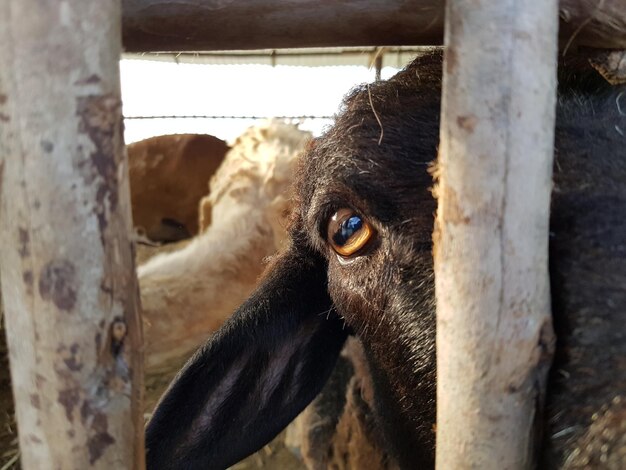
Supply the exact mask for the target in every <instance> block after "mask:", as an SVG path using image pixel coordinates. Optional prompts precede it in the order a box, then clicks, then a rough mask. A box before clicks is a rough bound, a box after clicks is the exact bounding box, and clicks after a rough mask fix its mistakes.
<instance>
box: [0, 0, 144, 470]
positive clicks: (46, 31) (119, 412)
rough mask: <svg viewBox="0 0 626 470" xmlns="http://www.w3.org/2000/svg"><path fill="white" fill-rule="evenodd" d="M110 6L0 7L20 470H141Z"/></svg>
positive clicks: (31, 1)
mask: <svg viewBox="0 0 626 470" xmlns="http://www.w3.org/2000/svg"><path fill="white" fill-rule="evenodd" d="M120 18H121V5H120V2H119V1H116V0H113V1H99V0H91V1H85V0H50V1H47V2H40V1H38V0H21V1H19V2H0V64H2V66H1V67H0V185H1V188H0V218H1V220H2V223H1V224H0V269H1V277H2V296H3V300H4V308H5V318H6V330H7V337H8V344H9V357H10V363H11V371H12V379H13V392H14V396H15V401H16V415H17V420H18V425H19V431H20V433H19V436H20V448H21V451H22V467H23V468H24V469H45V468H63V469H87V468H102V469H111V468H136V469H141V468H143V461H144V450H143V416H142V409H141V391H142V379H141V377H142V350H141V321H140V317H139V307H138V305H139V302H138V289H137V280H136V276H135V271H134V262H133V255H132V247H131V242H130V240H129V234H130V233H131V221H130V202H129V201H130V198H129V189H128V180H127V171H126V161H125V152H124V142H123V136H122V120H121V100H120V85H119V70H118V61H119V57H120V51H121V34H120V33H121V22H120Z"/></svg>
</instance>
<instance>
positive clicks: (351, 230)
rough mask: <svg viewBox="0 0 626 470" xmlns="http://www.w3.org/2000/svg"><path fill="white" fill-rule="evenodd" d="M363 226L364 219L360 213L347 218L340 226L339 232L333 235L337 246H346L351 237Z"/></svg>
mask: <svg viewBox="0 0 626 470" xmlns="http://www.w3.org/2000/svg"><path fill="white" fill-rule="evenodd" d="M362 227H363V221H362V220H361V217H359V216H358V215H353V216H352V217H349V218H347V219H346V220H344V221H343V222H341V225H340V226H339V230H337V233H335V234H334V235H333V241H334V242H335V244H336V245H337V246H344V245H345V244H346V243H347V242H348V240H349V239H350V237H352V235H354V234H355V233H356V232H358V231H359V230H361V228H362Z"/></svg>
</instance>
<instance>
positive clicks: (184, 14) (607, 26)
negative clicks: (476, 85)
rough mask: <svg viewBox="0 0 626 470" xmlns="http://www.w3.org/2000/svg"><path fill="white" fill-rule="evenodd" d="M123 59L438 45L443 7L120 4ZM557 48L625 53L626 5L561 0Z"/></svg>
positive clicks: (422, 3)
mask: <svg viewBox="0 0 626 470" xmlns="http://www.w3.org/2000/svg"><path fill="white" fill-rule="evenodd" d="M122 4H123V42H124V47H125V49H126V51H128V52H156V51H209V50H228V49H264V48H271V49H278V48H292V47H325V46H371V45H440V44H443V19H444V5H445V2H443V1H441V0H255V1H243V0H242V1H224V0H184V1H181V0H123V2H122ZM559 7H560V8H559V13H560V17H561V26H560V31H561V34H560V42H561V47H562V48H565V47H566V46H570V47H571V46H572V45H575V44H580V45H585V46H591V47H601V48H613V49H619V48H622V49H623V48H626V2H624V1H623V0H602V1H597V0H561V1H560V3H559Z"/></svg>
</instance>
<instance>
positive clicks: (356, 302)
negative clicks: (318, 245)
mask: <svg viewBox="0 0 626 470" xmlns="http://www.w3.org/2000/svg"><path fill="white" fill-rule="evenodd" d="M380 281H381V276H380V273H379V272H377V271H369V272H353V271H352V272H349V273H347V272H346V270H345V269H342V267H341V266H335V267H331V268H330V269H329V282H328V290H329V293H330V295H331V297H332V299H333V303H334V305H335V308H336V309H337V311H338V313H339V314H340V315H341V316H342V317H343V318H344V319H345V320H346V322H347V323H348V325H350V326H351V327H352V328H354V329H355V331H356V332H357V333H358V332H359V331H361V330H364V329H366V328H367V325H369V324H371V323H372V322H376V323H378V322H379V321H380V318H381V316H384V309H385V305H386V304H387V294H388V292H389V289H393V287H392V286H383V285H381V283H380Z"/></svg>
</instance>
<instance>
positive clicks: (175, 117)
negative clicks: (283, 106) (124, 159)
mask: <svg viewBox="0 0 626 470" xmlns="http://www.w3.org/2000/svg"><path fill="white" fill-rule="evenodd" d="M334 118H335V117H334V116H202V115H172V116H124V119H128V120H139V119H294V120H302V119H334Z"/></svg>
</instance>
